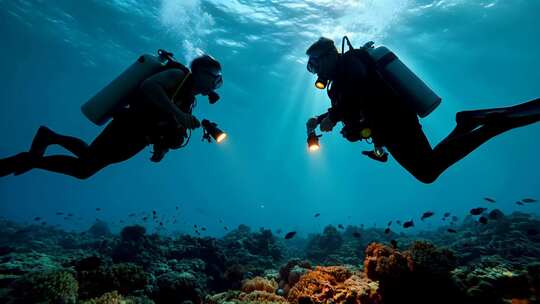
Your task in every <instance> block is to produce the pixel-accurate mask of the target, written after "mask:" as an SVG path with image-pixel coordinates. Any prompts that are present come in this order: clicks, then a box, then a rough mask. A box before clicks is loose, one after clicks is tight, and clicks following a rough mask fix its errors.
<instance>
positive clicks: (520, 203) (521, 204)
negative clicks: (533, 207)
mask: <svg viewBox="0 0 540 304" xmlns="http://www.w3.org/2000/svg"><path fill="white" fill-rule="evenodd" d="M516 204H518V205H520V206H523V205H524V204H523V203H522V202H521V201H517V202H516Z"/></svg>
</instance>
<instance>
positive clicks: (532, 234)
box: [527, 228, 539, 236]
mask: <svg viewBox="0 0 540 304" xmlns="http://www.w3.org/2000/svg"><path fill="white" fill-rule="evenodd" d="M538 233H539V232H538V230H536V229H534V228H531V229H527V234H528V235H530V236H534V235H538Z"/></svg>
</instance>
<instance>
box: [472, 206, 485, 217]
mask: <svg viewBox="0 0 540 304" xmlns="http://www.w3.org/2000/svg"><path fill="white" fill-rule="evenodd" d="M486 210H487V209H486V208H482V207H478V208H473V209H471V211H469V212H470V213H471V215H480V214H482V213H484V211H486Z"/></svg>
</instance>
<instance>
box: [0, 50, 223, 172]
mask: <svg viewBox="0 0 540 304" xmlns="http://www.w3.org/2000/svg"><path fill="white" fill-rule="evenodd" d="M190 67H191V70H190V69H188V68H187V67H185V66H184V65H182V64H181V63H179V62H177V61H176V60H174V58H173V55H172V53H169V52H166V51H163V50H159V51H158V56H153V55H147V54H146V55H143V56H141V57H140V58H139V59H138V60H137V61H136V62H135V63H134V64H133V65H132V66H131V67H129V68H128V69H127V70H126V71H125V72H124V73H122V74H121V75H120V76H118V78H116V79H115V80H114V81H113V82H111V83H110V84H109V85H108V86H106V87H105V88H104V89H103V90H101V91H100V92H99V93H98V94H96V95H95V96H94V97H93V98H92V99H90V100H89V101H88V102H87V103H86V104H84V105H83V107H82V110H83V113H84V114H85V115H86V116H87V117H88V118H89V119H90V120H91V121H92V122H94V123H96V124H97V125H102V124H104V123H105V122H107V121H108V120H109V119H110V118H112V120H111V121H110V122H109V123H108V124H107V126H106V127H105V128H104V129H103V131H102V132H101V133H100V134H99V135H98V136H97V137H96V138H95V139H94V141H93V142H92V143H91V144H90V145H88V144H87V143H85V142H84V141H83V140H81V139H79V138H75V137H71V136H66V135H62V134H58V133H56V132H54V131H52V130H50V129H49V128H47V127H45V126H41V127H40V128H39V129H38V131H37V133H36V135H35V137H34V139H33V141H32V145H31V147H30V150H29V151H28V152H23V153H19V154H17V155H15V156H11V157H8V158H5V159H1V160H0V176H5V175H8V174H12V173H13V174H15V175H20V174H22V173H25V172H27V171H29V170H31V169H34V168H38V169H43V170H48V171H53V172H57V173H62V174H66V175H70V176H73V177H76V178H79V179H86V178H88V177H90V176H92V175H94V174H95V173H96V172H98V171H100V170H101V169H103V168H104V167H107V166H108V165H111V164H114V163H119V162H122V161H125V160H127V159H129V158H131V157H133V156H134V155H136V154H137V153H139V152H140V151H141V150H143V149H144V148H145V147H146V146H147V145H150V144H151V145H153V149H154V151H153V155H152V158H151V161H154V162H159V161H161V159H162V158H163V157H164V155H165V154H166V153H167V152H168V151H169V149H178V148H181V147H184V146H185V145H186V144H187V142H188V141H189V135H190V134H189V135H188V132H191V130H193V129H196V128H199V127H200V125H201V123H200V122H199V120H198V119H197V118H196V117H195V116H193V115H192V111H193V108H194V107H195V105H196V102H195V96H196V95H203V96H208V99H209V102H210V103H211V104H213V103H215V102H216V101H217V100H218V99H219V95H217V93H216V92H215V90H216V89H218V88H219V87H220V86H221V85H222V84H223V78H222V74H221V65H220V63H219V62H218V61H216V60H215V59H214V58H212V57H211V56H209V55H202V56H199V57H197V58H195V59H194V60H193V61H192V62H191V65H190ZM202 124H203V127H204V129H205V138H206V137H207V139H208V140H210V138H209V135H208V134H207V132H210V131H216V129H217V128H216V125H215V124H214V123H211V122H209V121H207V120H203V122H202ZM212 135H213V136H214V135H215V134H212ZM184 141H186V143H184ZM54 144H56V145H60V146H62V147H63V148H65V149H66V150H68V151H69V152H71V153H72V154H73V155H74V156H68V155H51V156H45V155H44V154H45V151H46V149H47V147H48V146H50V145H54Z"/></svg>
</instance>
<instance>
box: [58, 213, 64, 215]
mask: <svg viewBox="0 0 540 304" xmlns="http://www.w3.org/2000/svg"><path fill="white" fill-rule="evenodd" d="M56 215H64V212H56Z"/></svg>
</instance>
